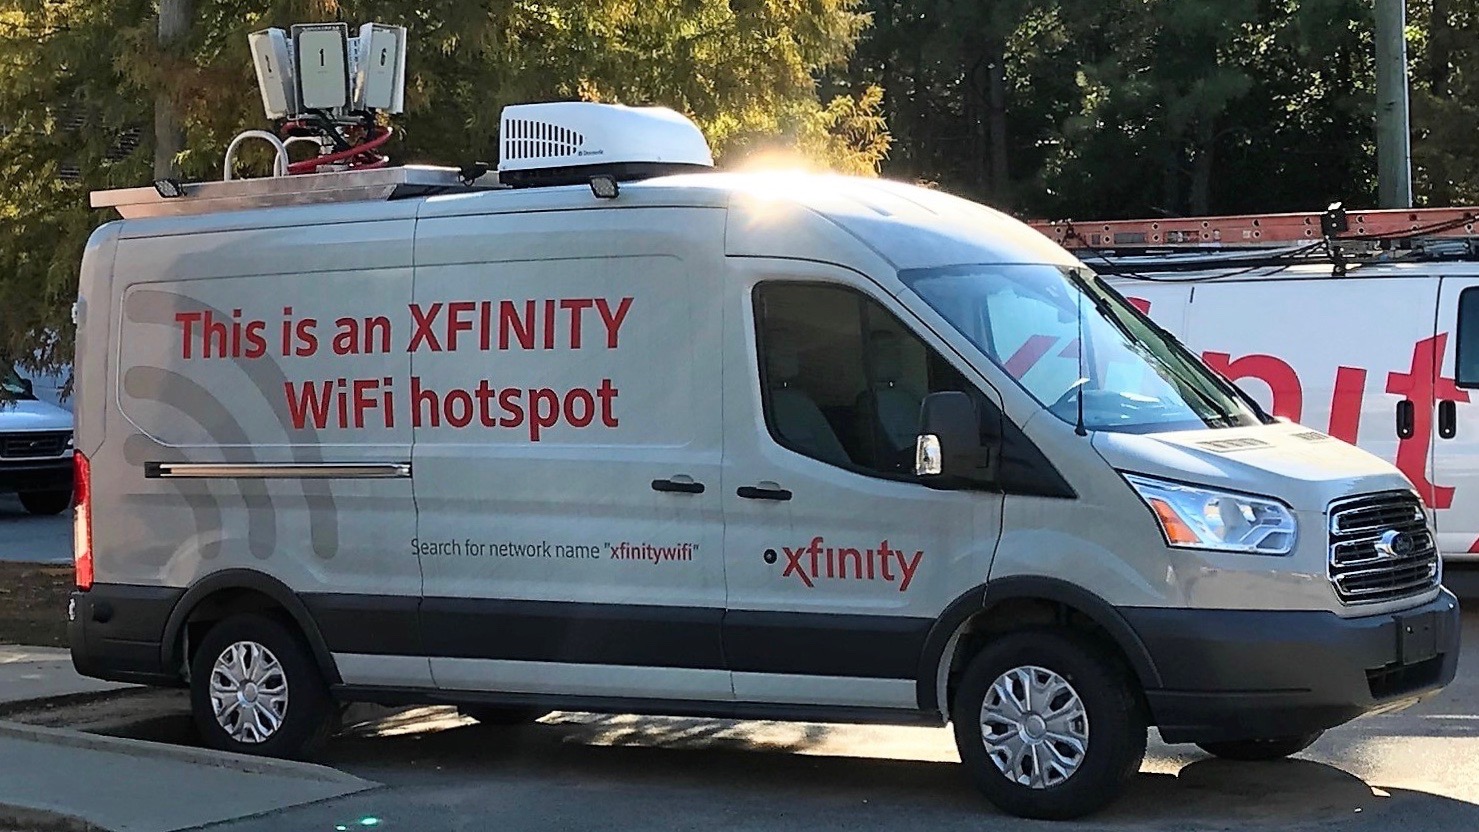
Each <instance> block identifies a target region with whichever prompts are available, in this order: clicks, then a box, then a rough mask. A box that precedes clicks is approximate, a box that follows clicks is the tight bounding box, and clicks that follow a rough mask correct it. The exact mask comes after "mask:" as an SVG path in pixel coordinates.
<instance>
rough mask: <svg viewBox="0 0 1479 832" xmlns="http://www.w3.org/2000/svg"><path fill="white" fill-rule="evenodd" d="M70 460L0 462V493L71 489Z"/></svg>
mask: <svg viewBox="0 0 1479 832" xmlns="http://www.w3.org/2000/svg"><path fill="white" fill-rule="evenodd" d="M71 490H72V460H71V459H67V458H63V459H55V460H44V461H40V462H0V494H18V493H20V492H22V491H71Z"/></svg>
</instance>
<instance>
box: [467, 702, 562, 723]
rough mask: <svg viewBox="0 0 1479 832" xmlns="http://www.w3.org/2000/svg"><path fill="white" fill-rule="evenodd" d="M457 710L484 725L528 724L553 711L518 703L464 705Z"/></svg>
mask: <svg viewBox="0 0 1479 832" xmlns="http://www.w3.org/2000/svg"><path fill="white" fill-rule="evenodd" d="M457 710H459V711H461V712H462V715H463V716H470V717H472V718H473V719H476V720H477V721H478V722H479V723H481V724H483V725H528V724H529V723H531V722H536V721H538V720H539V718H540V717H542V716H545V715H546V714H550V713H553V712H552V711H550V710H549V709H548V708H537V707H519V706H517V705H511V706H498V705H464V706H462V707H460V708H458V709H457Z"/></svg>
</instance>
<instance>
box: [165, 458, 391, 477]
mask: <svg viewBox="0 0 1479 832" xmlns="http://www.w3.org/2000/svg"><path fill="white" fill-rule="evenodd" d="M144 476H145V477H148V478H150V479H156V478H157V479H306V480H316V479H405V478H407V477H410V476H411V463H409V462H148V463H145V464H144Z"/></svg>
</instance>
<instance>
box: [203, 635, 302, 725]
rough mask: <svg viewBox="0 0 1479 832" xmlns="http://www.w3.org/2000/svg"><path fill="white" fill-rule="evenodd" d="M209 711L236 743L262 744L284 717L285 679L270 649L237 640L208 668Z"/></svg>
mask: <svg viewBox="0 0 1479 832" xmlns="http://www.w3.org/2000/svg"><path fill="white" fill-rule="evenodd" d="M210 692H211V708H212V710H213V711H214V712H215V716H216V724H218V725H220V726H221V730H223V731H225V732H226V734H227V735H228V736H230V737H231V738H232V739H234V740H236V741H237V742H243V743H253V744H255V743H259V742H265V741H266V740H268V739H269V738H271V737H272V735H274V734H276V733H277V731H278V729H280V728H281V727H282V723H283V719H285V718H286V717H287V714H288V677H287V675H286V674H285V673H284V672H283V669H282V664H281V663H280V662H278V660H277V656H275V655H273V654H272V651H271V650H268V649H267V648H266V647H263V646H262V645H260V644H258V643H256V642H254V641H238V642H236V643H235V644H233V645H231V646H230V647H227V648H226V649H225V650H223V651H221V655H219V656H217V657H216V662H215V664H214V665H213V666H212V667H211V679H210Z"/></svg>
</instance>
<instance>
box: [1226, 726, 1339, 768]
mask: <svg viewBox="0 0 1479 832" xmlns="http://www.w3.org/2000/svg"><path fill="white" fill-rule="evenodd" d="M1324 733H1325V732H1324V731H1314V732H1311V733H1308V734H1300V735H1298V736H1293V737H1278V738H1275V739H1267V740H1232V741H1229V742H1199V743H1197V747H1198V748H1200V749H1202V750H1203V751H1205V752H1207V753H1208V754H1211V755H1212V756H1214V757H1221V758H1222V759H1224V760H1237V761H1239V762H1246V763H1263V762H1268V761H1270V760H1282V759H1284V758H1285V757H1288V756H1290V755H1292V754H1298V753H1299V752H1301V751H1303V750H1305V749H1306V748H1309V747H1310V746H1312V745H1314V744H1315V740H1317V739H1319V738H1320V735H1322V734H1324Z"/></svg>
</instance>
